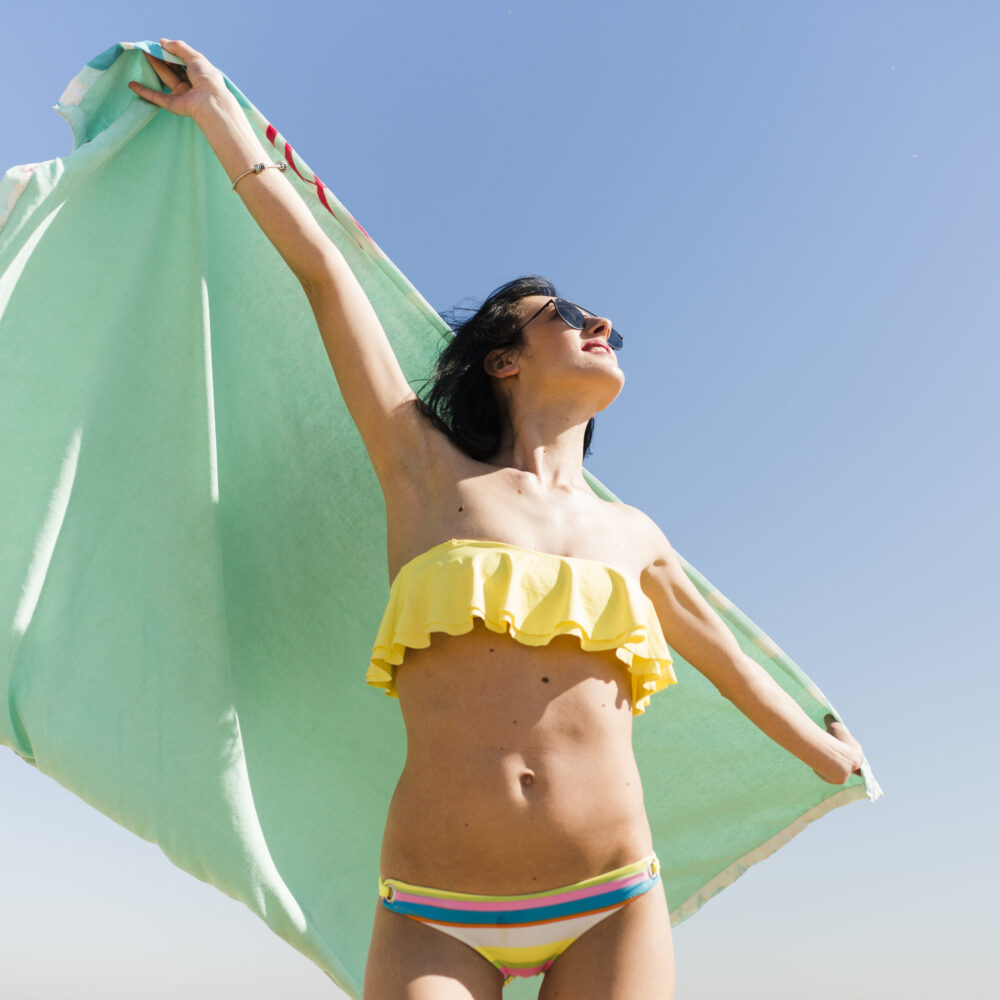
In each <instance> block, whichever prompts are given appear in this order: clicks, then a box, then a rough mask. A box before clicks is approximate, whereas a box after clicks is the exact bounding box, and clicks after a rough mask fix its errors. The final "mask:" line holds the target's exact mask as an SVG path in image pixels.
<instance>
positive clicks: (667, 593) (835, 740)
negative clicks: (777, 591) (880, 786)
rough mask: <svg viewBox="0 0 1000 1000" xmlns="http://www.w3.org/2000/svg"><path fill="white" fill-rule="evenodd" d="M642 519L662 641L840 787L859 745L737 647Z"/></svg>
mask: <svg viewBox="0 0 1000 1000" xmlns="http://www.w3.org/2000/svg"><path fill="white" fill-rule="evenodd" d="M646 520H647V527H648V530H649V535H650V542H651V544H652V545H653V546H654V551H653V558H652V560H651V561H650V563H649V565H648V566H647V567H646V569H645V570H644V571H643V574H642V589H643V591H645V593H646V594H648V595H649V598H650V600H651V601H652V602H653V606H654V607H655V608H656V613H657V617H658V618H659V619H660V624H661V626H662V627H663V633H664V635H665V636H666V639H667V642H668V643H669V644H670V645H671V646H672V647H673V648H674V649H675V650H676V651H677V652H678V653H680V655H681V656H683V657H684V659H685V660H687V661H688V663H690V664H691V665H692V666H693V667H695V668H696V669H697V670H698V671H700V672H701V673H702V674H704V675H705V677H707V678H708V679H709V680H710V681H711V682H712V683H713V684H714V685H715V687H716V688H717V689H718V691H719V692H720V694H722V695H723V696H724V697H725V698H728V699H729V701H731V702H732V703H733V704H734V705H735V706H736V707H737V708H738V709H739V710H740V711H741V712H742V713H743V714H744V715H745V716H746V717H747V718H748V719H749V720H750V721H751V722H753V723H754V724H755V725H756V726H757V727H758V728H759V729H760V730H762V731H763V732H765V733H766V734H767V735H768V736H770V737H771V739H773V740H774V741H775V742H776V743H778V744H780V745H781V746H783V747H784V748H785V749H786V750H788V751H789V752H790V753H793V754H794V755H795V756H796V757H798V758H799V760H801V761H803V762H804V763H805V764H808V765H809V766H810V767H811V768H812V769H813V770H814V771H815V772H816V774H818V775H819V776H820V777H821V778H822V779H823V780H824V781H828V782H830V783H831V784H835V785H842V784H843V783H844V782H845V781H847V779H848V778H849V777H850V776H851V774H852V773H854V772H856V771H857V770H858V769H859V768H860V767H861V764H862V761H863V760H864V753H863V752H862V750H861V744H860V743H858V741H857V740H855V739H854V737H853V736H851V734H850V733H849V732H848V731H847V727H846V726H844V724H843V723H841V722H838V721H836V720H833V719H832V717H831V718H830V720H828V721H827V729H826V730H825V731H824V730H823V729H820V727H819V726H817V725H816V724H815V723H814V722H813V721H812V719H810V718H809V716H808V715H806V713H805V712H803V711H802V709H801V708H800V707H799V705H798V704H797V703H796V701H795V700H794V699H793V698H792V697H791V695H789V694H788V693H787V692H786V691H785V690H784V689H783V688H782V687H781V686H780V685H779V684H778V683H777V681H775V680H774V678H773V677H771V675H770V674H768V672H767V671H766V670H764V669H763V667H761V666H760V664H758V663H756V662H755V661H754V660H752V659H751V658H750V657H749V656H747V655H746V654H745V653H744V652H743V650H741V649H740V647H739V643H737V641H736V639H735V637H734V636H733V634H732V633H731V632H730V631H729V629H728V628H726V626H725V624H723V622H722V620H721V619H720V618H719V616H718V615H717V614H716V613H715V611H714V610H713V609H712V608H711V606H710V605H709V604H708V603H707V602H706V601H705V599H704V598H703V597H702V596H701V594H699V593H698V591H697V589H696V588H695V586H694V584H692V583H691V581H690V580H689V579H688V576H687V574H686V573H685V572H684V567H683V566H682V564H681V561H680V558H679V557H678V555H677V553H676V552H675V551H674V549H673V547H672V546H671V545H670V543H669V542H668V541H667V539H666V538H665V537H664V535H663V533H662V532H661V531H660V529H659V528H658V527H657V526H656V525H655V524H654V523H653V522H652V521H651V520H648V519H646Z"/></svg>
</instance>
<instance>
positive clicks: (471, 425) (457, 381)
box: [417, 274, 594, 461]
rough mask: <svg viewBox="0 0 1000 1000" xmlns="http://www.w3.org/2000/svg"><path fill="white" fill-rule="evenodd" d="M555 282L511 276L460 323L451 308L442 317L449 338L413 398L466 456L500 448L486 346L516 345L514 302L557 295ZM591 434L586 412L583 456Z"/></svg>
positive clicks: (499, 408)
mask: <svg viewBox="0 0 1000 1000" xmlns="http://www.w3.org/2000/svg"><path fill="white" fill-rule="evenodd" d="M558 294H559V293H558V292H557V291H556V287H555V285H553V284H552V282H551V281H549V280H548V279H547V278H543V277H540V276H539V275H536V274H531V275H527V276H525V277H523V278H515V279H514V280H513V281H508V282H507V284H505V285H501V286H500V287H499V288H497V289H494V290H493V291H492V292H491V293H490V294H489V296H487V298H486V299H485V301H484V302H483V304H482V305H481V306H480V307H479V308H478V309H477V310H476V311H475V312H474V313H473V315H472V316H470V317H469V318H468V319H466V320H465V321H464V322H461V323H456V321H455V320H456V315H455V314H456V310H454V309H453V310H451V312H450V318H449V316H445V317H443V318H444V319H445V322H446V323H448V326H449V327H450V328H451V331H452V333H453V334H454V337H453V338H452V340H451V342H450V343H449V344H448V346H447V347H445V349H444V350H443V351H442V352H441V355H440V356H439V357H438V360H437V364H436V365H435V366H434V374H433V375H432V376H431V378H430V379H428V383H429V384H430V387H429V388H425V390H424V391H423V392H422V393H421V396H422V398H419V399H418V400H417V406H418V407H419V409H420V412H421V413H423V414H424V416H426V417H427V418H428V419H429V420H430V421H431V423H433V424H434V426H435V427H437V429H438V430H440V431H441V432H443V433H444V434H446V435H447V436H448V437H449V438H450V439H451V441H452V442H453V443H454V444H455V445H456V446H457V447H458V448H460V449H461V450H462V451H464V452H465V453H466V455H468V456H470V457H471V458H474V459H477V460H478V461H483V460H484V459H487V458H490V457H491V456H492V455H495V454H496V453H497V452H498V451H499V450H500V444H501V440H502V437H503V427H504V410H503V401H502V399H501V397H500V394H499V392H498V391H497V389H496V387H495V386H494V384H493V382H494V379H493V377H492V376H490V375H488V374H487V373H486V368H485V366H484V362H485V361H486V356H487V355H488V354H489V353H490V351H495V350H497V349H506V348H510V347H520V346H521V345H522V343H523V342H524V337H523V334H522V333H521V331H520V330H518V329H517V328H518V327H519V326H520V325H521V322H522V319H521V315H520V313H519V312H518V311H517V303H518V302H519V301H520V300H521V299H523V298H524V297H525V296H527V295H551V296H552V297H553V298H556V297H558ZM593 436H594V418H593V417H591V418H590V421H589V423H588V424H587V429H586V431H585V432H584V435H583V454H584V457H586V456H587V455H589V454H590V441H591V438H593Z"/></svg>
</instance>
